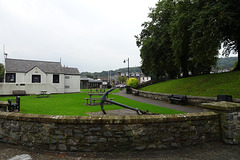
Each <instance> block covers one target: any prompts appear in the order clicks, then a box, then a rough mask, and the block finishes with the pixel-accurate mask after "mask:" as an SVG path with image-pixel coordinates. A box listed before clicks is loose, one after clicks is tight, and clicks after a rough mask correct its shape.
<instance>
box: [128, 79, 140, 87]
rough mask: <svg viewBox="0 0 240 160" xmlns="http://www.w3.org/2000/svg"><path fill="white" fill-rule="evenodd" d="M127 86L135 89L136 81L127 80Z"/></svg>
mask: <svg viewBox="0 0 240 160" xmlns="http://www.w3.org/2000/svg"><path fill="white" fill-rule="evenodd" d="M127 85H128V86H131V87H132V88H137V87H138V80H137V79H136V78H129V79H128V80H127Z"/></svg>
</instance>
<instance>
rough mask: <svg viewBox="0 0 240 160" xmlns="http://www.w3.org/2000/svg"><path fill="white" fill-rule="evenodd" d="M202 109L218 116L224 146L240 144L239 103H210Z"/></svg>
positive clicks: (203, 105) (204, 104)
mask: <svg viewBox="0 0 240 160" xmlns="http://www.w3.org/2000/svg"><path fill="white" fill-rule="evenodd" d="M202 107H204V108H207V109H210V110H212V111H214V112H216V113H218V114H219V115H220V119H221V135H222V141H223V142H224V143H226V144H234V145H237V144H240V103H232V102H224V101H223V102H212V103H203V104H202Z"/></svg>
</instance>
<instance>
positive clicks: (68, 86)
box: [64, 75, 80, 93]
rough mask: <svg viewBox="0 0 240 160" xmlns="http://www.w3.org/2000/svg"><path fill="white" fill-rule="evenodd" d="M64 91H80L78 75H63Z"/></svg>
mask: <svg viewBox="0 0 240 160" xmlns="http://www.w3.org/2000/svg"><path fill="white" fill-rule="evenodd" d="M64 87H65V93H70V92H80V76H79V75H65V86H64Z"/></svg>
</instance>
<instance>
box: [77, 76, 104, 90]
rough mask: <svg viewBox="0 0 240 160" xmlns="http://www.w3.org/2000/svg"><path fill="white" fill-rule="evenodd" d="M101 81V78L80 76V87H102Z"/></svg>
mask: <svg viewBox="0 0 240 160" xmlns="http://www.w3.org/2000/svg"><path fill="white" fill-rule="evenodd" d="M102 87H103V81H102V80H101V79H92V78H87V77H82V78H81V89H91V88H102Z"/></svg>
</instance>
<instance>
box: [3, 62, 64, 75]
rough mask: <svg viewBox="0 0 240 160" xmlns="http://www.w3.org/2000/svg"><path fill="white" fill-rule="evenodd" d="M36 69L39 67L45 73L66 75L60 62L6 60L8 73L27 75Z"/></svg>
mask: <svg viewBox="0 0 240 160" xmlns="http://www.w3.org/2000/svg"><path fill="white" fill-rule="evenodd" d="M34 67H38V68H39V69H41V70H42V71H43V72H45V73H55V74H60V73H64V71H63V68H62V66H61V63H60V62H48V61H35V60H22V59H10V58H6V59H5V69H6V72H24V73H27V72H29V71H30V70H32V69H33V68H34Z"/></svg>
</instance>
